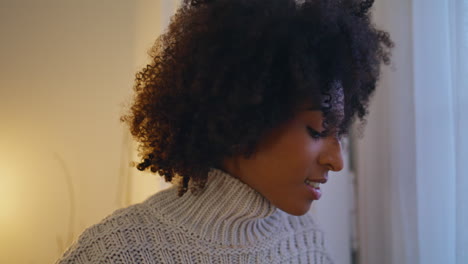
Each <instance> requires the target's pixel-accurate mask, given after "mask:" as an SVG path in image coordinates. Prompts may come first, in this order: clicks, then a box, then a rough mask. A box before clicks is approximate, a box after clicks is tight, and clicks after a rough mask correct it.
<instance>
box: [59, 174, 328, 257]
mask: <svg viewBox="0 0 468 264" xmlns="http://www.w3.org/2000/svg"><path fill="white" fill-rule="evenodd" d="M323 241H324V240H323V234H322V232H321V231H319V230H318V229H317V227H316V225H315V224H314V222H313V220H312V218H311V215H310V214H306V215H304V216H292V215H289V214H287V213H285V212H283V211H281V210H279V209H277V208H275V207H274V206H273V205H271V204H270V203H269V202H268V201H267V200H266V199H265V198H263V196H261V195H260V194H259V193H257V192H256V191H255V190H253V189H252V188H250V187H249V186H247V185H246V184H244V183H242V182H241V181H239V180H238V179H236V178H234V177H231V176H230V175H228V174H226V173H224V172H223V171H221V170H217V169H212V170H211V171H210V174H209V178H208V183H207V185H206V187H205V189H203V191H202V192H201V193H199V194H198V195H194V194H192V193H190V192H187V193H186V194H185V195H183V196H182V197H180V198H179V197H177V189H176V188H175V187H172V188H169V189H167V190H164V191H161V192H159V193H156V194H155V195H153V196H151V197H150V198H148V199H147V200H146V201H145V202H143V203H140V204H136V205H133V206H130V207H128V208H125V209H120V210H117V211H115V212H114V213H113V214H111V215H110V216H108V217H107V218H105V219H104V220H103V221H102V222H101V223H99V224H97V225H94V226H92V227H90V228H88V229H87V230H86V231H85V232H83V234H82V235H81V236H80V237H79V239H78V241H77V242H75V244H74V245H72V246H71V247H70V248H69V249H68V250H67V251H66V252H65V254H64V255H63V257H62V258H61V259H60V260H58V261H57V263H60V264H62V263H100V264H101V263H310V264H318V263H320V264H329V263H332V261H331V258H330V256H329V255H328V254H327V252H326V250H325V248H324V242H323Z"/></svg>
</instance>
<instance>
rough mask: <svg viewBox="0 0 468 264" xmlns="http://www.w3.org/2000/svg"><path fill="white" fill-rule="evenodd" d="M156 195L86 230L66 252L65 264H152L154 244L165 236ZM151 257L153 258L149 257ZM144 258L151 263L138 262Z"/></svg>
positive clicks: (59, 261)
mask: <svg viewBox="0 0 468 264" xmlns="http://www.w3.org/2000/svg"><path fill="white" fill-rule="evenodd" d="M164 195H167V194H165V193H164V191H163V192H160V193H157V194H155V195H153V196H151V197H150V198H148V199H147V200H146V201H144V202H143V203H139V204H135V205H131V206H129V207H126V208H122V209H118V210H116V211H114V212H113V213H112V214H111V215H109V216H107V217H106V218H104V219H103V220H102V221H101V222H99V223H97V224H95V225H93V226H91V227H89V228H88V229H86V230H85V231H84V232H83V233H82V234H81V235H80V236H79V238H78V240H77V241H76V242H75V243H74V244H73V245H72V246H71V247H70V248H69V249H68V250H67V251H66V252H65V253H64V255H63V256H62V258H61V259H59V260H58V261H57V264H59V263H60V264H62V263H114V262H118V263H153V262H154V255H155V252H151V251H154V250H155V245H157V244H158V243H159V242H160V241H159V240H160V239H161V237H164V229H165V227H164V224H163V223H162V222H161V221H160V220H159V219H158V218H157V217H155V214H154V207H153V206H154V202H155V200H158V199H159V198H160V196H164ZM150 256H151V257H150ZM145 258H148V259H153V260H150V261H139V260H144V259H145Z"/></svg>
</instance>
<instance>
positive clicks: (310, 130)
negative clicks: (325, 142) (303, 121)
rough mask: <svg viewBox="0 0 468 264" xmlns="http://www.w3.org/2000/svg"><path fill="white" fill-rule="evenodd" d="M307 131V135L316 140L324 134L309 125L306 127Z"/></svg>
mask: <svg viewBox="0 0 468 264" xmlns="http://www.w3.org/2000/svg"><path fill="white" fill-rule="evenodd" d="M307 132H308V133H309V135H310V136H311V137H312V138H313V139H314V140H318V139H320V138H322V137H324V135H323V134H322V133H320V132H318V131H317V130H315V129H313V128H311V127H309V126H308V127H307Z"/></svg>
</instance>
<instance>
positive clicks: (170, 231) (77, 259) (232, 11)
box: [59, 0, 393, 263]
mask: <svg viewBox="0 0 468 264" xmlns="http://www.w3.org/2000/svg"><path fill="white" fill-rule="evenodd" d="M372 2H373V1H362V2H357V3H356V2H355V1H329V0H310V1H307V0H306V1H303V2H296V1H294V0H275V1H272V0H212V1H195V0H193V1H186V2H184V3H183V4H182V7H181V8H180V9H179V10H178V11H177V13H176V15H175V16H174V17H173V18H172V20H171V23H170V25H169V28H168V30H167V32H166V33H165V34H163V35H162V36H161V37H160V38H159V39H158V41H157V42H156V44H155V46H154V48H153V50H152V53H151V57H152V62H151V64H149V65H148V66H147V67H145V68H144V69H143V70H142V71H141V72H139V73H138V74H137V78H136V85H135V92H136V96H135V101H134V104H133V106H132V108H131V111H130V113H129V114H128V115H126V116H124V117H123V118H122V120H123V121H125V122H127V124H129V126H130V130H131V132H132V134H133V135H134V137H135V138H136V139H137V140H138V141H139V142H140V148H139V150H140V154H141V156H142V157H143V161H142V162H141V163H140V164H139V165H138V166H137V167H138V169H140V170H150V171H152V172H155V173H156V172H157V173H158V174H159V175H161V176H163V177H164V178H165V179H166V181H170V182H172V183H174V186H173V187H172V188H169V189H167V190H164V191H162V192H159V193H157V194H155V195H153V196H152V197H150V198H149V199H147V200H146V201H145V202H143V203H141V204H136V205H133V206H130V207H128V208H125V209H120V210H117V211H116V212H114V213H113V214H112V215H110V216H108V217H107V218H106V219H104V220H103V221H102V222H101V223H99V224H97V225H95V226H93V227H91V228H89V229H87V230H86V231H85V232H84V233H83V234H82V235H81V236H80V238H79V240H78V241H77V242H76V243H75V244H74V245H73V246H72V247H71V248H70V249H69V250H68V251H67V252H66V253H65V254H64V256H63V258H62V259H61V260H59V263H332V259H331V257H330V256H329V255H328V253H327V252H326V250H325V248H324V242H323V235H322V233H321V231H320V230H319V229H318V228H317V227H316V225H315V224H314V222H313V220H312V218H311V216H310V214H309V213H308V211H309V208H310V206H311V203H312V201H314V200H318V199H320V196H321V195H322V193H321V190H320V184H324V183H326V182H327V179H328V176H327V173H328V172H329V171H339V170H341V169H342V167H343V161H342V157H341V146H340V138H341V137H342V136H345V135H346V134H347V133H348V128H349V127H350V125H351V123H352V121H353V120H354V119H355V118H356V117H358V118H360V119H361V120H362V119H363V118H364V116H365V115H366V110H367V105H368V102H369V97H370V95H371V94H372V92H373V91H374V89H375V86H376V82H377V81H378V79H379V72H380V70H379V68H380V64H381V63H388V62H389V56H390V48H391V47H392V45H393V44H392V42H391V40H390V38H389V36H388V34H387V33H386V32H383V31H380V30H378V29H376V28H375V27H374V26H373V24H372V23H371V22H370V17H369V16H370V15H369V9H370V7H371V6H372Z"/></svg>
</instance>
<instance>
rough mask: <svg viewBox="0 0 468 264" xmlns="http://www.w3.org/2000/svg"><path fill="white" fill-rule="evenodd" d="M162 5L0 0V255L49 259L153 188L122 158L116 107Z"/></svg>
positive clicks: (123, 137) (126, 148) (125, 139)
mask: <svg viewBox="0 0 468 264" xmlns="http://www.w3.org/2000/svg"><path fill="white" fill-rule="evenodd" d="M161 8H164V10H169V11H170V10H173V3H172V1H165V2H161V1H149V0H148V1H142V0H140V1H126V0H118V1H116V0H86V1H84V0H79V1H71V0H70V1H60V0H47V1H43V0H41V1H34V0H30V1H24V0H21V1H13V0H7V1H1V2H0V38H1V41H0V43H1V44H0V45H1V46H0V76H1V78H0V121H1V123H0V263H52V262H53V261H54V260H55V259H56V258H57V257H58V256H59V255H60V254H61V252H62V250H63V249H64V248H65V247H67V246H68V245H69V244H70V242H71V240H73V239H75V238H76V236H77V235H78V234H80V233H81V232H82V231H83V229H84V228H85V227H87V226H89V225H91V224H93V223H96V222H97V221H99V220H100V219H102V218H103V217H105V216H106V215H108V214H109V213H111V212H112V211H113V210H115V209H116V208H119V207H122V206H125V205H128V204H129V203H133V202H136V201H139V200H142V199H143V198H144V197H146V196H147V195H148V194H149V193H151V192H154V191H155V190H156V188H157V186H155V185H157V182H156V178H155V177H151V176H149V175H147V174H138V177H137V176H136V174H134V173H132V171H133V170H131V169H130V168H129V166H128V163H129V161H130V160H131V155H130V154H128V153H131V148H132V142H131V141H130V138H129V136H128V134H127V132H126V128H125V127H124V126H123V125H122V124H121V123H120V122H119V116H120V115H121V114H122V113H123V110H124V105H125V103H127V102H128V101H129V98H130V97H129V95H130V92H131V87H132V83H133V76H134V73H135V71H136V70H137V69H138V68H139V67H140V66H141V65H144V64H145V59H146V53H145V50H147V49H148V48H149V47H150V46H151V44H152V42H153V40H154V38H155V37H156V36H157V35H158V34H159V33H160V29H161V26H162V23H164V22H165V21H167V17H168V14H165V12H163V10H162V9H161ZM169 11H168V12H169ZM142 181H143V184H142ZM148 182H150V183H151V184H147V183H148ZM144 188H146V189H144Z"/></svg>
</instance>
